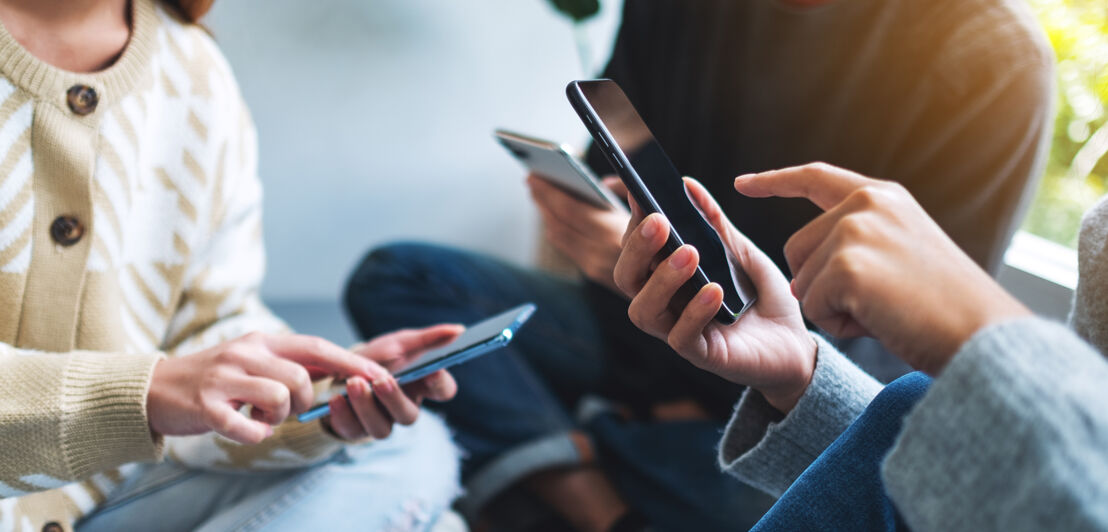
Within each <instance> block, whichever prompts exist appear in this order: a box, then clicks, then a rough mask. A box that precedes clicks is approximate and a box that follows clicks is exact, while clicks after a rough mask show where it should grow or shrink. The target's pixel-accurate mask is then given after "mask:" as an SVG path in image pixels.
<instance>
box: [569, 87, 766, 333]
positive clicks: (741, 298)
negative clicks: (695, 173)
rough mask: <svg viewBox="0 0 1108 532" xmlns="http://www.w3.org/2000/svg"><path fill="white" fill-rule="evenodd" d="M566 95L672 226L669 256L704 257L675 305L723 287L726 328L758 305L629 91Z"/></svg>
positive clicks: (644, 200) (580, 90) (626, 176)
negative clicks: (690, 251) (689, 250)
mask: <svg viewBox="0 0 1108 532" xmlns="http://www.w3.org/2000/svg"><path fill="white" fill-rule="evenodd" d="M566 95H567V96H568V97H569V102H570V104H572V105H573V109H574V110H575V111H577V114H578V115H579V116H580V117H581V121H582V122H584V123H585V127H586V128H587V129H588V130H589V133H591V134H592V137H593V139H594V140H595V141H596V145H597V147H599V148H600V151H602V152H603V153H604V155H605V156H606V157H607V158H608V162H610V163H611V164H612V168H613V169H614V170H615V171H616V173H617V174H619V177H620V179H622V180H623V183H624V184H625V185H627V189H628V191H630V193H631V196H632V197H633V198H634V199H635V201H636V202H637V203H638V204H639V206H640V207H642V209H643V210H644V211H646V212H647V213H654V212H657V213H661V214H662V215H663V216H665V217H666V219H667V220H669V223H670V233H669V239H668V240H667V241H666V245H665V248H664V251H665V253H666V254H667V255H669V254H671V253H673V252H674V251H676V250H677V248H679V247H681V246H682V245H684V244H689V245H692V246H693V247H695V248H696V250H697V252H699V254H700V264H699V266H698V267H697V269H696V274H695V275H694V276H693V278H692V279H690V280H689V282H688V283H685V285H684V286H682V287H681V289H680V290H679V291H678V294H677V297H676V298H675V299H676V301H675V304H676V305H679V307H680V308H684V306H685V305H686V304H687V303H688V301H689V300H691V299H692V297H693V296H694V295H696V293H697V292H698V291H699V290H700V288H701V287H703V286H704V285H706V284H708V283H709V282H715V283H718V284H719V285H720V286H722V287H723V305H722V306H721V307H720V309H719V313H717V314H716V320H718V321H720V322H721V323H726V324H730V323H734V322H735V321H736V320H738V319H739V317H740V316H742V314H743V312H745V311H746V309H748V308H750V306H751V305H753V304H754V301H755V300H756V299H757V293H756V291H755V289H754V284H753V283H752V282H751V281H750V278H749V277H748V276H747V275H746V273H745V272H743V271H742V270H741V269H740V268H739V267H738V266H737V265H736V264H735V262H734V261H733V260H731V258H730V255H729V253H728V251H727V248H726V247H725V246H724V245H723V241H722V240H721V239H720V237H719V234H717V233H716V230H715V228H713V227H712V226H711V224H709V223H708V221H707V220H705V219H704V216H703V215H702V214H701V213H700V209H699V208H698V207H697V206H696V204H695V203H693V201H692V199H691V198H690V197H689V194H688V192H687V191H686V190H685V183H684V181H683V180H682V179H681V173H680V172H678V171H677V168H676V167H675V166H674V165H673V162H672V161H670V159H669V156H667V155H666V152H665V151H664V150H663V149H662V146H661V144H659V143H658V141H657V139H655V138H654V134H653V133H651V132H650V128H648V127H647V126H646V123H645V122H643V120H642V117H640V116H639V112H638V111H636V110H635V107H634V106H633V105H631V101H630V100H629V99H627V95H626V94H625V93H624V92H623V89H621V88H620V87H619V85H617V84H616V82H614V81H612V80H608V79H600V80H590V81H574V82H572V83H570V84H569V86H568V87H566ZM680 308H677V309H675V310H680Z"/></svg>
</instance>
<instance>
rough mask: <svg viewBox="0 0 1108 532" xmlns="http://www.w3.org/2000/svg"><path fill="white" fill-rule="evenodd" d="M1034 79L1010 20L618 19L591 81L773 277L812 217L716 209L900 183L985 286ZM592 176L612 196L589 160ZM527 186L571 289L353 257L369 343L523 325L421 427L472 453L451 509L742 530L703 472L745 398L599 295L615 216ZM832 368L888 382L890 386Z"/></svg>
mask: <svg viewBox="0 0 1108 532" xmlns="http://www.w3.org/2000/svg"><path fill="white" fill-rule="evenodd" d="M1052 62H1053V60H1052V54H1051V52H1050V49H1049V46H1048V43H1047V42H1046V40H1045V38H1044V36H1043V35H1042V33H1041V31H1040V30H1039V29H1038V27H1037V25H1036V23H1035V22H1034V20H1033V18H1032V16H1031V14H1030V13H1029V10H1028V8H1027V7H1026V6H1025V5H1023V2H1021V1H1019V0H747V1H741V2H737V1H734V0H706V1H697V2H689V1H685V0H627V1H626V2H625V5H624V11H623V23H622V26H621V28H620V30H619V34H618V38H617V41H616V44H615V48H614V51H613V53H612V57H611V60H610V62H609V64H608V67H607V70H606V71H605V73H604V75H605V76H607V77H610V78H612V79H614V80H615V81H617V82H618V83H619V84H620V85H621V86H622V87H623V88H624V89H625V90H626V92H627V94H628V96H629V97H630V99H631V101H632V103H634V104H635V106H636V107H637V108H638V110H639V111H640V113H641V114H642V116H643V118H644V119H645V121H646V123H647V124H648V125H649V126H650V127H651V129H652V130H653V132H654V133H655V135H656V137H657V138H658V140H659V141H660V142H661V144H662V146H664V147H665V148H666V150H667V152H668V153H669V155H670V157H671V158H672V159H673V161H674V163H675V165H676V167H677V168H678V169H679V170H680V171H682V172H683V173H685V174H686V175H691V176H695V177H697V178H699V179H700V180H702V182H703V183H704V184H705V186H706V187H707V188H708V190H710V191H712V192H713V194H715V195H716V196H717V197H720V198H722V200H721V201H722V202H723V204H722V208H723V210H724V212H726V213H727V215H728V216H729V217H731V219H732V220H733V221H734V222H735V224H736V226H738V227H740V228H742V230H743V231H744V232H745V234H747V235H748V236H749V237H750V239H751V240H752V241H753V242H754V243H755V244H756V245H758V246H759V247H760V248H762V249H765V250H767V253H768V254H769V256H770V258H771V259H772V260H774V261H775V262H776V263H777V264H778V265H779V266H782V267H783V266H784V265H785V262H784V255H783V253H782V251H781V250H782V248H783V246H784V243H785V241H786V239H787V237H788V235H791V234H793V233H794V232H796V230H797V229H799V228H800V227H801V226H803V225H804V224H805V223H807V222H808V221H810V220H811V219H812V218H813V217H815V216H816V214H818V211H817V210H815V209H814V208H813V207H812V206H810V205H809V204H807V203H805V202H803V201H800V200H794V199H780V198H779V199H769V200H759V201H753V200H750V199H749V198H744V197H742V196H736V195H734V194H726V193H725V192H726V191H728V190H730V187H731V181H732V178H733V176H734V175H736V174H739V173H743V172H756V171H762V170H768V169H772V168H780V167H786V166H790V165H796V164H802V163H807V162H811V161H816V160H824V161H828V162H830V163H833V164H837V165H839V166H842V167H845V168H850V169H852V170H855V171H859V172H862V173H865V174H868V175H881V176H886V177H888V178H890V179H893V180H895V181H898V182H900V183H902V184H903V185H904V186H905V187H907V188H908V189H909V190H910V191H912V193H913V194H914V195H915V196H916V197H917V198H919V201H920V202H921V204H922V205H923V206H924V208H925V209H926V210H927V212H929V213H930V214H931V215H932V216H934V217H935V219H936V220H937V221H938V223H939V225H940V226H941V227H943V228H944V229H945V230H946V231H947V232H948V233H949V234H950V235H951V236H952V237H953V239H954V241H955V242H956V243H957V244H958V245H959V246H960V247H961V248H962V249H964V250H965V251H966V252H967V253H968V254H969V255H970V256H971V257H972V258H973V259H974V260H975V261H976V262H977V263H978V264H979V265H981V266H982V267H984V268H986V269H987V270H988V271H995V270H996V268H997V267H998V265H999V264H1000V259H1001V257H1002V255H1003V252H1004V249H1005V248H1006V246H1007V243H1008V241H1009V238H1010V236H1011V234H1012V232H1013V231H1014V229H1015V227H1016V224H1017V221H1018V219H1019V214H1020V213H1021V212H1022V211H1023V209H1024V206H1025V204H1026V202H1027V200H1028V199H1029V198H1030V192H1031V191H1032V189H1033V188H1034V185H1035V183H1036V182H1037V178H1038V175H1039V173H1040V170H1041V167H1042V165H1043V163H1044V161H1045V159H1044V157H1043V155H1044V150H1045V149H1046V146H1047V140H1048V138H1049V133H1050V124H1051V109H1050V107H1051V102H1052V88H1053V87H1052V79H1053V69H1052ZM567 112H570V111H569V109H568V106H567ZM588 161H589V163H590V164H591V165H592V167H593V168H594V169H595V170H596V171H597V173H598V174H600V175H604V174H609V173H611V167H610V166H609V165H608V163H607V162H606V161H604V160H603V158H602V157H601V156H600V153H599V151H598V150H597V149H596V148H595V147H594V148H592V149H590V150H589V154H588ZM610 182H611V181H610ZM527 183H528V185H529V186H530V189H531V195H532V198H533V199H534V201H535V204H536V206H537V207H538V209H539V212H540V214H541V216H542V220H543V222H544V225H545V227H546V237H547V241H548V242H549V243H550V244H552V245H553V246H554V247H555V248H557V249H558V250H560V251H562V252H563V253H564V254H565V255H567V256H568V257H569V258H570V259H571V260H572V261H573V262H574V263H575V264H576V266H577V267H578V269H580V271H581V272H582V273H583V274H584V277H585V279H584V281H583V282H575V281H566V280H563V279H559V278H555V277H553V276H550V275H547V274H544V273H541V272H537V271H533V270H526V269H521V268H517V267H514V266H511V265H507V264H504V263H502V262H499V261H496V260H494V259H490V258H487V257H483V256H479V255H475V254H472V253H468V252H464V251H459V250H454V249H449V248H443V247H438V246H430V245H422V244H411V243H402V244H394V245H389V246H385V247H382V248H379V249H376V250H374V251H372V252H371V253H370V254H369V255H368V256H367V257H366V258H365V259H364V261H363V262H362V264H361V265H360V266H359V267H358V268H357V270H356V271H355V272H354V273H353V274H352V276H351V278H350V281H349V284H348V287H347V293H346V304H347V308H348V311H349V313H350V315H351V317H352V318H353V320H354V322H355V323H356V324H357V326H358V328H359V330H360V331H361V333H362V334H363V335H365V336H367V337H371V336H373V335H376V334H379V333H380V332H383V331H388V330H392V329H395V328H397V327H410V326H420V325H425V324H430V323H436V322H442V321H449V322H460V323H468V322H473V321H476V320H478V319H480V318H481V317H483V316H486V315H489V314H492V313H494V312H498V311H501V310H503V309H506V308H509V307H511V306H513V305H515V304H518V303H520V302H523V301H534V302H535V303H537V304H538V308H539V310H538V312H537V313H536V314H535V316H534V318H533V320H532V321H531V322H530V323H529V324H528V331H527V334H523V335H520V337H519V338H518V339H517V342H516V343H515V344H514V345H513V346H511V347H510V348H509V349H507V350H506V351H505V352H503V353H498V354H495V355H492V356H490V357H486V358H484V359H481V360H477V361H474V362H472V363H470V364H468V365H466V366H465V367H462V368H459V369H458V370H457V372H456V375H457V376H458V377H459V379H460V381H461V382H462V383H463V384H465V385H466V386H463V389H462V391H461V392H460V394H459V397H458V398H457V400H455V401H453V402H451V403H448V404H445V405H442V406H437V407H436V408H437V409H438V411H440V412H442V413H443V414H444V415H445V416H446V419H447V422H448V423H449V424H450V425H451V426H452V427H453V428H454V430H455V432H456V440H457V441H458V443H459V444H460V445H461V447H463V448H464V449H465V450H466V451H467V452H468V459H466V460H465V461H464V462H463V476H464V478H465V482H466V484H467V488H468V496H467V498H466V500H465V502H464V506H463V508H464V509H466V511H467V512H468V513H470V514H471V515H475V514H477V513H478V512H479V510H480V508H482V507H484V506H485V504H486V503H487V502H488V501H489V500H492V499H493V498H494V497H495V496H496V494H497V493H501V492H504V491H505V490H506V489H508V488H509V487H512V486H521V487H524V488H526V492H527V493H530V494H533V495H534V496H537V497H538V498H539V499H540V500H542V501H544V502H545V504H547V505H549V506H551V507H553V508H555V509H557V510H558V513H560V514H561V515H562V516H563V518H564V519H566V520H567V521H569V522H570V524H571V525H572V526H574V527H576V528H577V529H580V530H603V529H606V528H610V527H613V526H616V525H618V526H622V527H625V528H627V529H631V528H635V527H636V526H638V525H636V523H638V524H641V523H643V522H649V523H651V524H653V525H655V526H656V527H657V528H661V529H664V530H686V529H696V530H724V529H727V530H734V529H743V528H745V527H748V526H749V525H750V524H752V523H753V522H754V520H756V519H757V517H758V516H759V515H761V512H762V511H763V510H764V509H765V508H767V507H768V505H769V504H771V502H772V501H771V500H770V499H768V498H766V497H765V496H764V495H762V494H760V493H758V491H757V490H754V489H752V488H748V487H744V486H742V485H741V484H739V483H736V482H734V481H733V480H732V479H730V478H728V477H727V476H726V475H724V474H722V473H721V472H719V471H718V470H717V469H716V468H714V467H713V466H711V460H710V459H709V457H710V455H711V453H712V448H713V445H714V443H715V441H716V440H717V435H718V433H719V431H720V430H722V428H723V425H724V423H725V421H726V419H727V418H728V417H729V416H730V414H731V409H732V405H733V401H734V398H735V397H736V396H737V395H738V394H739V393H740V392H741V389H742V388H741V386H739V385H738V384H735V383H733V382H730V381H727V380H726V379H722V378H719V377H718V376H715V375H712V374H710V373H707V372H703V371H701V370H700V369H697V368H695V367H693V366H691V365H689V364H688V363H687V362H685V361H683V360H681V359H680V358H679V357H675V356H673V353H672V351H671V350H670V349H669V348H668V347H667V346H666V345H665V344H664V343H662V342H659V341H657V340H656V339H654V338H651V337H650V336H649V335H646V334H644V333H642V332H641V331H639V330H638V329H636V328H635V327H634V326H633V324H631V323H630V322H629V321H628V319H627V311H628V302H627V300H626V299H625V297H624V296H623V294H621V293H620V292H619V291H618V290H616V288H615V285H614V282H613V277H612V272H613V266H614V265H615V262H616V258H617V257H618V256H619V250H620V238H621V236H622V234H623V231H624V229H625V228H626V225H627V222H628V217H627V216H626V215H622V214H619V213H617V212H615V211H606V210H601V209H597V208H594V207H591V206H589V205H588V204H586V203H584V202H581V201H577V200H576V199H574V198H573V197H572V196H570V195H568V194H566V193H564V192H563V191H561V190H559V189H558V188H556V187H553V186H551V185H549V184H548V183H547V182H545V181H543V180H542V179H541V178H539V177H536V176H531V177H530V178H529V179H528V181H527ZM617 188H618V187H617ZM870 347H872V346H870ZM851 352H852V353H853V354H855V355H856V356H858V357H859V358H860V359H861V360H862V362H863V366H864V367H866V368H869V369H871V370H872V371H874V372H875V374H878V375H880V376H882V377H883V378H891V377H895V376H897V375H899V374H901V373H902V372H904V371H906V370H907V369H908V367H907V366H905V365H904V364H902V363H900V362H899V361H898V360H897V359H896V358H895V357H892V356H891V355H887V354H886V355H882V354H880V353H881V351H880V350H877V353H878V355H876V356H875V355H874V350H873V349H864V348H863V347H856V348H854V349H851ZM597 397H599V398H600V399H602V401H599V400H594V399H595V398H597ZM605 404H607V405H608V406H604V405H605ZM613 405H614V406H613Z"/></svg>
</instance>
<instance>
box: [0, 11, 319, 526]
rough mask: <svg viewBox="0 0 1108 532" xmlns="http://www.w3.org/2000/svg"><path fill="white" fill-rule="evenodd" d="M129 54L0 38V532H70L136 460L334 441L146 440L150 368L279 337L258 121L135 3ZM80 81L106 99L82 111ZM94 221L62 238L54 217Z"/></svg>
mask: <svg viewBox="0 0 1108 532" xmlns="http://www.w3.org/2000/svg"><path fill="white" fill-rule="evenodd" d="M132 10H133V13H132V21H133V22H132V24H133V28H132V36H131V40H130V42H129V44H128V45H127V48H126V50H125V52H124V53H123V55H122V57H121V58H120V59H119V60H118V61H117V62H116V64H114V65H113V66H111V67H110V68H109V69H107V70H105V71H102V72H99V73H95V74H74V73H69V72H64V71H61V70H59V69H56V68H54V67H52V66H50V65H47V64H45V63H43V62H41V61H39V60H38V59H36V58H34V57H32V56H31V55H30V54H29V53H28V52H27V51H26V50H24V49H23V48H22V47H20V46H19V44H18V43H17V42H16V41H15V40H14V39H13V38H12V36H11V35H10V34H9V33H8V32H7V31H6V30H4V29H2V28H0V374H2V375H3V386H0V532H6V531H9V530H35V531H37V530H40V529H42V527H43V526H44V525H45V524H47V523H50V522H56V523H58V524H60V525H61V526H62V527H63V528H64V529H66V530H70V529H71V528H72V524H73V523H74V522H75V521H76V520H77V519H79V518H80V517H81V516H82V515H84V514H86V513H88V512H89V511H91V510H93V509H94V508H95V507H96V506H97V505H98V504H100V503H101V502H102V501H103V500H104V497H105V495H106V494H107V493H109V492H110V491H111V490H112V489H113V488H114V487H115V486H117V485H118V484H119V483H121V482H122V481H123V480H124V479H125V478H126V477H127V475H128V472H129V470H133V468H134V467H133V466H128V465H126V464H128V463H132V462H138V461H154V460H159V459H161V458H162V456H163V453H164V452H168V454H169V456H170V457H171V458H172V459H175V460H178V461H180V462H182V463H185V464H187V465H190V466H194V467H205V468H228V469H237V468H254V469H257V468H261V469H266V468H282V467H290V466H302V465H305V464H308V463H312V462H315V461H319V460H321V459H324V458H326V457H328V456H330V455H331V454H332V453H333V452H335V451H337V450H338V449H339V446H340V445H341V443H339V442H338V441H336V440H334V439H332V438H330V437H329V436H327V435H326V433H324V432H323V431H322V430H321V427H320V425H319V424H318V423H313V424H305V425H301V424H298V423H296V422H295V421H291V422H287V423H285V424H283V425H281V426H280V427H278V429H277V432H276V435H275V437H273V438H270V439H269V440H267V441H266V442H263V443H262V444H260V445H256V446H250V447H244V446H239V445H237V444H234V443H233V442H230V441H229V440H225V439H222V438H219V437H214V436H204V437H192V438H170V439H168V440H167V441H164V442H163V440H162V438H161V437H160V436H158V435H152V434H151V432H150V428H149V425H148V422H147V419H146V392H147V389H148V387H149V385H150V379H151V373H152V370H153V367H154V364H155V363H156V362H157V361H158V360H159V359H160V358H161V357H167V356H177V355H178V354H180V355H187V354H189V353H192V352H195V351H197V350H199V349H201V348H204V347H207V346H211V345H213V344H215V343H218V342H220V341H223V340H226V339H230V338H234V337H237V336H239V335H242V334H245V333H247V332H250V331H255V330H260V331H269V332H279V331H282V330H284V325H283V324H282V323H281V322H280V321H279V320H277V319H275V318H274V317H273V316H272V315H271V314H270V313H269V312H268V311H267V310H266V308H265V307H264V306H263V305H262V303H261V301H260V300H259V298H258V285H259V283H260V281H261V279H262V274H263V270H264V267H265V264H264V255H263V250H262V240H261V211H260V207H261V186H260V183H259V181H258V178H257V175H256V141H255V133H254V128H253V124H252V122H251V119H250V116H249V114H248V111H247V109H246V107H245V105H244V104H243V102H242V99H241V96H240V94H239V90H238V87H237V86H236V84H235V80H234V77H233V76H232V74H231V70H230V68H229V67H228V65H227V63H226V61H225V60H224V58H223V56H222V55H221V54H220V53H219V50H218V49H217V48H216V46H215V44H214V43H213V42H212V40H211V39H210V38H209V36H208V35H207V34H206V33H205V32H204V31H203V30H202V29H201V28H198V27H196V26H191V25H186V24H183V23H181V22H179V21H177V20H176V19H175V18H173V17H172V16H170V15H169V14H167V13H166V12H165V11H164V10H163V9H162V8H161V7H160V6H159V5H157V4H155V3H154V2H153V0H134V1H133V2H132ZM75 85H86V86H88V87H92V88H93V89H94V90H95V91H96V92H97V94H98V95H99V104H98V105H97V106H96V108H95V111H93V112H92V113H90V114H88V115H85V116H79V115H77V114H76V113H74V112H73V111H72V110H71V109H70V108H69V106H68V105H67V99H66V92H67V90H68V89H69V88H70V87H72V86H75ZM62 215H66V216H72V217H75V218H76V219H77V220H78V221H79V222H80V223H81V224H82V225H83V226H84V228H85V232H84V236H83V238H81V239H80V240H79V241H78V242H77V243H76V244H74V245H72V246H69V247H63V246H60V245H58V244H56V243H55V242H54V240H53V239H52V238H51V235H50V226H51V224H52V223H53V221H54V220H55V218H57V217H59V216H62Z"/></svg>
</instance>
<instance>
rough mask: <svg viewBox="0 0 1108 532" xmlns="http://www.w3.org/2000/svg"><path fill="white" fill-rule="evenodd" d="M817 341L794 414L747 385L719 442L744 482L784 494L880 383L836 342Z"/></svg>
mask: <svg viewBox="0 0 1108 532" xmlns="http://www.w3.org/2000/svg"><path fill="white" fill-rule="evenodd" d="M812 336H813V337H815V339H816V342H817V344H818V350H817V354H816V369H815V372H814V373H813V374H812V382H811V384H809V385H808V389H807V390H806V391H805V392H804V395H803V396H801V398H800V401H798V402H797V404H796V406H795V407H794V408H793V409H792V411H791V412H789V414H788V415H787V416H786V415H783V414H781V412H779V411H778V410H777V409H776V408H774V407H773V406H770V404H769V403H768V402H767V401H766V400H765V398H764V397H763V396H762V394H761V393H759V392H757V391H755V390H753V389H749V388H748V389H747V390H746V392H744V393H743V396H742V398H741V399H740V400H739V403H738V405H737V406H736V407H735V413H734V415H733V416H732V418H731V421H730V422H729V423H728V424H727V428H726V429H725V430H724V433H723V439H722V440H721V441H720V445H719V463H720V467H722V468H723V469H724V470H725V471H727V472H729V473H731V474H733V475H735V476H736V477H738V478H740V479H742V480H743V481H744V482H746V483H748V484H750V485H752V486H754V487H756V488H759V489H761V490H762V491H765V492H766V493H769V494H770V495H773V496H775V497H779V496H780V495H781V494H782V493H784V492H785V490H786V489H788V487H789V486H790V485H792V483H793V481H794V480H796V479H797V477H799V476H800V474H801V473H803V472H804V470H805V469H807V467H808V466H809V465H810V464H811V463H812V462H813V461H814V460H815V459H816V457H818V456H819V455H820V453H822V452H823V450H824V449H825V448H827V446H828V445H830V444H831V443H832V442H833V441H835V439H836V438H838V437H839V435H840V434H842V432H843V431H844V430H846V428H847V427H848V426H850V424H851V423H853V422H854V420H855V419H856V418H857V417H858V416H859V415H861V413H862V411H863V410H865V408H866V405H868V404H869V403H870V401H872V400H873V398H874V397H875V396H876V395H877V393H878V392H880V391H881V383H879V382H877V381H876V380H875V379H874V378H873V377H870V376H869V375H868V374H866V372H864V371H862V370H861V369H860V368H858V366H855V365H854V363H853V362H851V361H850V360H848V359H847V358H846V357H845V356H843V355H842V353H840V352H839V351H838V350H836V349H835V348H834V347H833V346H831V344H829V343H828V342H827V341H826V340H824V339H823V338H822V337H820V336H819V335H817V334H814V333H813V334H812Z"/></svg>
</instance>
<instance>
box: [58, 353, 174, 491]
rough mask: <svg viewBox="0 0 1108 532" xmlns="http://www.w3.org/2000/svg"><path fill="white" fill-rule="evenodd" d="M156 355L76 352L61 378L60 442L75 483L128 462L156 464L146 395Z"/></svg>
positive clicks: (156, 441)
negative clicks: (147, 413)
mask: <svg viewBox="0 0 1108 532" xmlns="http://www.w3.org/2000/svg"><path fill="white" fill-rule="evenodd" d="M158 360H160V357H159V356H157V355H126V354H105V353H92V352H75V353H73V354H72V355H71V356H70V359H69V363H68V364H67V365H66V367H65V370H64V372H63V375H62V390H63V395H62V398H61V411H62V414H61V420H60V425H61V426H60V430H61V442H62V454H63V456H64V457H65V460H66V466H67V468H68V469H69V470H70V471H71V472H72V474H73V477H74V478H87V477H89V476H91V475H93V474H94V473H97V472H99V471H102V470H104V469H108V468H110V467H115V466H119V465H122V464H126V463H129V462H153V461H157V460H160V459H161V456H162V437H161V436H160V435H156V434H153V433H152V432H151V431H150V422H149V420H148V419H147V417H146V394H147V392H148V391H149V389H150V380H151V378H152V376H153V373H154V365H155V364H156V363H157V362H158Z"/></svg>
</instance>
